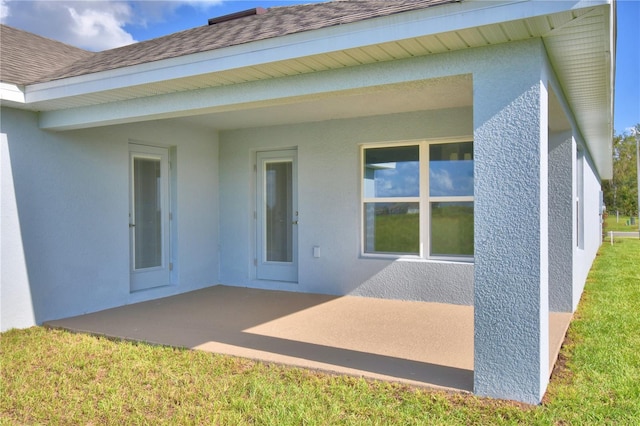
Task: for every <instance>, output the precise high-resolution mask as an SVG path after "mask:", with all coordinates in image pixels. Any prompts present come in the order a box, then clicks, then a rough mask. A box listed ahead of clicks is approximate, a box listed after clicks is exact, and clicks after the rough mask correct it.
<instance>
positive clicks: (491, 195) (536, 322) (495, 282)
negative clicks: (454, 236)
mask: <svg viewBox="0 0 640 426" xmlns="http://www.w3.org/2000/svg"><path fill="white" fill-rule="evenodd" d="M507 58H508V59H507ZM484 64H485V66H484V67H480V68H479V69H478V70H477V72H476V73H474V128H475V130H474V139H475V145H474V147H475V283H474V285H475V342H476V344H475V359H474V363H475V364H474V365H475V385H474V391H475V392H476V393H478V394H480V395H487V396H492V397H502V398H511V399H518V400H521V401H526V402H530V403H538V402H539V401H540V399H541V398H542V395H543V393H544V390H545V387H546V380H547V372H548V371H549V369H548V363H549V361H548V339H549V337H548V330H549V327H548V295H547V285H548V281H547V279H548V269H547V268H548V262H547V252H546V250H547V241H548V240H547V208H548V206H547V121H546V120H547V111H546V109H547V98H546V88H545V87H544V85H543V84H542V74H543V70H544V50H543V47H542V45H541V43H540V42H539V41H531V42H529V43H520V44H519V45H518V46H517V47H516V46H505V47H503V48H497V49H486V55H485V62H484Z"/></svg>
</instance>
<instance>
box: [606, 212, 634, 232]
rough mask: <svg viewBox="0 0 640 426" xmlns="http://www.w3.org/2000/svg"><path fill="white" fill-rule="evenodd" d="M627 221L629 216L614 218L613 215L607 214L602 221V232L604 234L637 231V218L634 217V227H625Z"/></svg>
mask: <svg viewBox="0 0 640 426" xmlns="http://www.w3.org/2000/svg"><path fill="white" fill-rule="evenodd" d="M628 221H629V216H622V215H621V216H619V217H617V218H616V215H615V213H614V214H609V215H608V216H607V217H606V218H605V219H604V227H603V231H604V232H605V233H607V232H609V231H623V232H633V231H637V230H638V218H637V217H636V223H635V225H627V222H628Z"/></svg>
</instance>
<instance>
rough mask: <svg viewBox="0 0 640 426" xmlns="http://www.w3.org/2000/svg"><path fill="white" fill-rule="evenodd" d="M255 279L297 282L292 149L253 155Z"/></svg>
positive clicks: (295, 160)
mask: <svg viewBox="0 0 640 426" xmlns="http://www.w3.org/2000/svg"><path fill="white" fill-rule="evenodd" d="M256 171H257V212H256V219H257V226H256V229H257V236H256V248H257V256H256V262H255V263H256V278H258V279H262V280H273V281H288V282H298V194H297V192H298V185H297V153H296V150H286V151H268V152H259V153H258V154H257V164H256Z"/></svg>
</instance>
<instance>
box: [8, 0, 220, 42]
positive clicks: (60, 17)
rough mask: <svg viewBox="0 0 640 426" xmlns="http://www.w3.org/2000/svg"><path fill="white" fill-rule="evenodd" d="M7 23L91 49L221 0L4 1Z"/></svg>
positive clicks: (125, 38) (124, 39) (215, 3)
mask: <svg viewBox="0 0 640 426" xmlns="http://www.w3.org/2000/svg"><path fill="white" fill-rule="evenodd" d="M0 2H1V3H0V17H1V19H2V23H3V24H7V25H10V26H12V27H15V28H20V29H23V30H25V31H30V32H33V33H35V34H39V35H41V36H44V37H48V38H51V39H54V40H59V41H61V42H63V43H67V44H71V45H73V46H78V47H81V48H84V49H88V50H94V51H99V50H105V49H111V48H114V47H119V46H124V45H127V44H131V43H134V42H135V41H136V40H135V39H134V37H133V36H132V35H131V33H130V32H129V31H128V28H130V27H131V26H142V27H146V26H149V25H152V24H153V23H157V22H162V21H164V20H165V19H167V17H171V15H172V14H174V13H176V11H177V10H178V8H179V7H180V6H184V5H188V6H191V7H193V8H197V9H206V8H209V7H211V6H214V5H219V4H221V3H222V1H220V0H176V1H151V0H149V1H147V0H134V1H124V0H0Z"/></svg>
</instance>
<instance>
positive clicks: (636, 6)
mask: <svg viewBox="0 0 640 426" xmlns="http://www.w3.org/2000/svg"><path fill="white" fill-rule="evenodd" d="M316 2H317V1H314V0H302V1H280V0H278V1H275V0H263V1H240V0H225V1H220V0H172V1H152V0H142V1H140V0H138V1H120V0H113V1H103V0H40V1H30V0H0V17H1V18H2V23H3V24H7V25H10V26H13V27H15V28H20V29H23V30H26V31H30V32H33V33H36V34H39V35H42V36H45V37H49V38H52V39H55V40H59V41H62V42H65V43H68V44H71V45H74V46H78V47H82V48H84V49H89V50H105V49H109V48H113V47H117V46H122V45H125V44H130V43H134V42H136V41H143V40H148V39H150V38H155V37H160V36H163V35H166V34H171V33H174V32H177V31H181V30H184V29H188V28H193V27H196V26H201V25H206V24H207V19H209V18H212V17H215V16H221V15H226V14H228V13H233V12H237V11H240V10H245V9H250V8H253V7H264V8H268V7H276V6H287V5H292V4H300V3H316ZM638 28H640V0H618V43H617V57H616V88H615V107H614V108H615V116H614V128H615V133H616V134H619V133H622V132H623V131H625V130H626V129H629V128H630V127H632V126H635V125H636V124H638V123H640V31H638Z"/></svg>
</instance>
